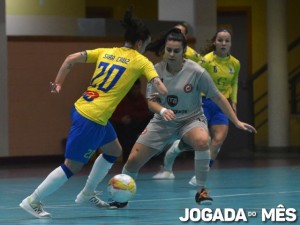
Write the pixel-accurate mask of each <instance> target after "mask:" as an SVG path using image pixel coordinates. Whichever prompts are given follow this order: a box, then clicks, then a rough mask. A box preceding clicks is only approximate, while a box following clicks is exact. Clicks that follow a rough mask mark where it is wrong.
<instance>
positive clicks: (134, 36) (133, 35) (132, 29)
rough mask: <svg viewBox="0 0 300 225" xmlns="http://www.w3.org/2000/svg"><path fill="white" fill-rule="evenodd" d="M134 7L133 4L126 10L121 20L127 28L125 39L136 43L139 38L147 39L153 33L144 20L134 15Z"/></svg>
mask: <svg viewBox="0 0 300 225" xmlns="http://www.w3.org/2000/svg"><path fill="white" fill-rule="evenodd" d="M132 8H133V7H132V6H131V7H129V8H128V9H127V10H126V11H125V13H124V17H123V20H121V21H120V22H121V24H122V26H123V27H124V28H125V34H124V39H125V41H127V42H130V43H131V44H135V43H136V42H137V41H138V40H141V41H146V40H147V39H148V38H149V37H150V35H151V34H150V31H149V30H148V28H147V27H146V25H145V24H144V22H143V21H142V20H141V19H139V18H137V17H135V16H134V15H133V12H132Z"/></svg>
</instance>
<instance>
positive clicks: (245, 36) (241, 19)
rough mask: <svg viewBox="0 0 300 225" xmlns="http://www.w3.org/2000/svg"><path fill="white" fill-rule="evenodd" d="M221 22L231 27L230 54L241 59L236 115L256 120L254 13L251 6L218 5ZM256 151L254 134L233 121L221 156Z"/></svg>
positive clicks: (244, 120) (250, 120) (243, 119)
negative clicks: (252, 33) (252, 42)
mask: <svg viewBox="0 0 300 225" xmlns="http://www.w3.org/2000/svg"><path fill="white" fill-rule="evenodd" d="M217 21H218V25H219V26H220V25H225V26H227V27H229V28H231V29H232V32H233V37H232V51H231V54H232V55H233V56H234V57H235V58H237V59H238V60H239V61H240V63H241V70H240V74H239V87H238V103H237V115H238V117H239V119H240V120H241V121H243V122H247V123H250V124H253V123H254V122H253V121H254V119H253V105H252V84H251V83H249V82H248V81H249V77H250V75H251V69H250V68H251V45H250V40H251V39H250V38H251V23H250V21H251V13H250V10H249V9H234V10H233V9H226V8H225V9H224V8H223V9H218V19H217ZM253 151H254V134H250V133H248V132H243V131H241V130H239V129H237V128H236V127H235V126H234V125H233V124H232V123H231V124H230V127H229V133H228V136H227V139H226V140H225V143H224V145H223V147H222V151H221V152H220V156H226V155H230V156H233V155H236V156H239V155H241V154H246V155H249V153H250V154H251V153H253Z"/></svg>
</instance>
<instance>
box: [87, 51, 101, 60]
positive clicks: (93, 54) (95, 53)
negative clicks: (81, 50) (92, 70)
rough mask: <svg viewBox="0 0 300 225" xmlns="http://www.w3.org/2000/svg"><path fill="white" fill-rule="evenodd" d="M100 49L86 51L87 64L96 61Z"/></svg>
mask: <svg viewBox="0 0 300 225" xmlns="http://www.w3.org/2000/svg"><path fill="white" fill-rule="evenodd" d="M100 52H101V48H97V49H93V50H86V53H87V59H86V62H87V63H96V62H97V60H98V57H99V55H100Z"/></svg>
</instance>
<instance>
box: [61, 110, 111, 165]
mask: <svg viewBox="0 0 300 225" xmlns="http://www.w3.org/2000/svg"><path fill="white" fill-rule="evenodd" d="M71 116H72V127H71V130H70V133H69V135H68V138H67V144H66V152H65V158H66V159H71V160H75V161H78V162H82V163H84V164H86V163H87V162H88V161H89V159H90V158H91V157H92V156H93V154H94V153H95V152H96V151H97V150H98V149H99V148H100V147H101V146H103V145H105V144H107V143H109V142H112V141H114V140H115V139H116V138H117V134H116V132H115V130H114V128H113V126H112V125H111V123H110V122H109V121H108V122H107V125H106V126H103V125H100V124H97V123H95V122H93V121H91V120H89V119H87V118H85V117H83V116H82V115H80V114H79V113H78V112H77V110H76V109H75V107H74V108H73V110H72V115H71Z"/></svg>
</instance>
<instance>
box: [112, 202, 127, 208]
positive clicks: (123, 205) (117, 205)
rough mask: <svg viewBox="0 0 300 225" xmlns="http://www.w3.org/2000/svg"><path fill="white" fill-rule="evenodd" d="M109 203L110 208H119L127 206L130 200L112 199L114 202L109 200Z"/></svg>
mask: <svg viewBox="0 0 300 225" xmlns="http://www.w3.org/2000/svg"><path fill="white" fill-rule="evenodd" d="M108 204H109V208H111V209H117V208H125V207H126V206H127V205H128V202H116V201H112V202H109V203H108Z"/></svg>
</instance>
